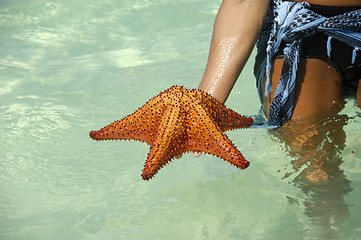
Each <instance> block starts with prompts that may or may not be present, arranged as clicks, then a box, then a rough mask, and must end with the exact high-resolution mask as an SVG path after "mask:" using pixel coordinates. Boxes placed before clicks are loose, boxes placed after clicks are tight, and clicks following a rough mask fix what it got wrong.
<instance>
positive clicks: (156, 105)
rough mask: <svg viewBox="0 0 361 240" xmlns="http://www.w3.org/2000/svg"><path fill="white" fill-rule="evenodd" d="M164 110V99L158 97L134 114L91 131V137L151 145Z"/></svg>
mask: <svg viewBox="0 0 361 240" xmlns="http://www.w3.org/2000/svg"><path fill="white" fill-rule="evenodd" d="M163 110H164V103H163V99H162V98H161V97H160V96H159V95H158V96H156V97H154V98H152V99H151V100H149V101H148V102H147V103H146V104H144V105H143V106H142V107H141V108H139V109H138V110H137V111H135V112H134V113H133V114H131V115H128V116H127V117H125V118H123V119H122V120H120V121H115V122H113V123H111V124H109V125H107V126H105V127H104V128H102V129H100V130H98V131H91V132H90V133H89V135H90V137H91V138H92V139H94V140H130V139H133V140H137V141H141V142H146V143H147V144H149V145H151V144H152V142H153V140H154V137H155V136H156V133H157V129H158V127H159V122H160V120H161V116H162V114H163V113H162V112H163Z"/></svg>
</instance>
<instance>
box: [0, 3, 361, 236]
mask: <svg viewBox="0 0 361 240" xmlns="http://www.w3.org/2000/svg"><path fill="white" fill-rule="evenodd" d="M219 4H220V1H205V0H187V1H184V0H183V1H178V0H175V1H166V0H132V1H130V0H127V1H126V0H118V1H116V0H106V1H93V2H90V1H80V0H72V1H69V0H61V1H60V0H58V1H45V0H34V1H24V0H16V1H14V0H12V1H10V0H2V1H1V2H0V29H1V30H0V42H1V45H0V72H1V74H0V127H1V138H0V239H4V240H13V239H29V240H30V239H34V240H35V239H36V240H42V239H47V240H48V239H76V240H79V239H87V240H88V239H102V240H104V239H222V240H223V239H225V240H226V239H361V237H360V236H361V225H360V220H361V217H360V216H361V203H360V198H361V166H360V165H361V147H360V146H361V140H360V137H359V136H360V134H359V133H360V130H361V127H360V122H361V119H360V117H358V116H359V115H360V114H359V109H357V108H356V107H355V106H354V100H353V99H349V100H348V101H347V103H346V105H345V108H344V109H343V110H342V111H341V113H340V114H339V116H337V117H335V118H327V117H325V118H322V119H323V120H322V123H320V122H316V123H314V120H312V119H310V120H307V121H306V123H307V124H304V123H305V121H303V123H302V122H301V123H298V122H297V121H295V124H294V125H293V126H290V127H289V129H285V130H282V131H280V132H268V131H267V130H264V129H247V130H235V131H232V132H229V133H228V136H229V137H230V138H231V139H232V141H233V142H234V143H235V144H236V145H237V146H238V148H239V149H240V150H241V152H242V153H243V154H244V156H245V157H246V158H247V159H248V160H249V161H250V162H251V166H250V168H248V169H246V170H243V171H241V170H239V169H236V168H234V167H232V166H230V165H229V164H228V163H225V162H224V161H222V160H219V159H218V158H216V157H211V156H208V155H202V156H201V157H200V158H194V157H193V156H192V155H191V154H186V155H185V156H183V158H181V159H177V160H173V161H172V163H171V164H170V165H167V166H166V167H165V168H163V169H162V170H161V171H160V172H159V173H158V174H157V175H156V176H155V177H154V178H153V179H152V180H151V181H143V180H142V179H141V177H140V174H141V171H142V168H143V164H144V162H145V159H146V156H147V153H148V151H149V147H148V146H147V145H145V144H141V143H139V142H134V141H127V142H125V141H123V142H120V141H114V142H100V143H98V142H95V141H92V140H90V139H89V136H88V133H89V131H91V130H96V129H99V128H101V127H103V126H105V125H106V124H109V123H111V122H112V121H114V120H118V119H121V118H122V117H124V116H126V115H128V114H130V113H132V112H133V111H134V110H135V109H137V108H138V107H140V106H141V105H142V104H143V103H145V101H147V100H148V99H149V98H151V97H153V96H154V95H156V94H157V93H159V92H160V91H163V90H165V89H166V88H168V87H170V86H171V85H174V84H178V85H183V86H186V87H188V88H195V87H197V85H198V83H199V80H200V78H201V76H202V73H203V70H204V67H205V63H206V59H207V54H208V48H209V42H210V37H211V31H212V25H213V21H214V17H215V14H216V12H217V9H218V6H219ZM252 64H253V58H252V59H251V61H250V62H249V64H248V65H247V66H246V69H245V71H244V72H243V73H242V75H241V79H240V81H238V83H237V84H236V86H235V88H234V90H233V92H232V94H231V96H230V97H229V99H228V101H227V106H228V107H231V108H233V109H234V110H236V111H238V112H240V113H242V114H245V115H255V114H258V110H259V103H258V96H257V93H256V89H255V84H254V81H255V80H254V78H253V75H252ZM250 103H251V104H250ZM344 114H347V115H348V116H349V117H350V118H349V119H347V118H345V115H344ZM311 123H312V124H311ZM313 123H314V124H313ZM302 124H303V125H302ZM299 129H301V131H300V130H299ZM319 159H321V160H319ZM324 159H326V160H327V164H325V166H327V169H328V172H330V177H329V180H328V181H321V182H320V181H318V182H317V181H315V179H313V180H312V178H313V176H314V175H312V174H307V173H309V172H310V171H309V170H310V169H311V170H312V169H313V170H314V169H316V170H317V166H318V165H322V164H323V160H324ZM314 165H315V166H316V167H313V166H314ZM315 173H316V175H317V176H321V177H316V180H319V179H321V180H322V179H324V178H322V176H323V175H322V174H318V173H319V172H317V171H315ZM310 179H311V180H310Z"/></svg>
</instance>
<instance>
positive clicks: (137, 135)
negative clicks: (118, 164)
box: [89, 86, 253, 180]
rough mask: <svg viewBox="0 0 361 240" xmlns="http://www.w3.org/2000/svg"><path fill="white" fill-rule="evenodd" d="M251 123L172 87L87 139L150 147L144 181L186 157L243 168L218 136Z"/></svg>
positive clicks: (201, 95) (242, 161)
mask: <svg viewBox="0 0 361 240" xmlns="http://www.w3.org/2000/svg"><path fill="white" fill-rule="evenodd" d="M252 123H253V119H252V118H247V117H244V116H242V115H240V114H238V113H237V112H235V111H233V110H232V109H230V108H227V107H226V106H225V105H224V104H222V103H221V102H220V101H218V100H217V99H215V98H214V97H212V96H211V95H209V94H208V93H205V92H203V91H201V90H196V89H193V90H188V89H186V88H184V87H182V86H172V87H170V88H169V89H167V90H165V91H164V92H161V93H160V94H158V95H157V96H155V97H153V98H152V99H150V100H149V101H148V102H147V103H146V104H144V105H143V106H142V107H141V108H139V109H138V110H137V111H135V112H134V113H133V114H131V115H128V116H126V117H125V118H123V119H122V120H120V121H115V122H113V123H111V124H109V125H107V126H105V127H104V128H102V129H100V130H98V131H91V132H90V134H89V135H90V137H91V138H92V139H94V140H130V139H133V140H137V141H141V142H145V143H147V144H148V145H150V152H149V153H148V157H147V160H146V163H145V165H144V170H143V173H142V175H141V176H142V177H143V179H144V180H149V179H151V178H152V177H153V176H154V175H155V174H156V173H157V172H158V170H159V169H161V168H162V167H163V166H165V165H166V164H167V163H168V162H170V161H171V160H172V159H173V158H175V157H177V156H181V155H182V154H184V153H187V152H204V153H208V154H211V155H215V156H218V157H220V158H222V159H224V160H225V161H228V162H229V163H231V164H232V165H234V166H236V167H238V168H240V169H245V168H247V167H248V165H249V162H248V161H247V160H246V159H245V158H244V157H243V156H242V154H241V153H240V151H239V150H238V149H237V148H236V146H235V145H234V144H233V143H232V141H231V140H230V139H229V138H228V137H227V136H226V135H225V134H224V132H225V131H228V130H233V129H236V128H247V127H250V126H251V125H252Z"/></svg>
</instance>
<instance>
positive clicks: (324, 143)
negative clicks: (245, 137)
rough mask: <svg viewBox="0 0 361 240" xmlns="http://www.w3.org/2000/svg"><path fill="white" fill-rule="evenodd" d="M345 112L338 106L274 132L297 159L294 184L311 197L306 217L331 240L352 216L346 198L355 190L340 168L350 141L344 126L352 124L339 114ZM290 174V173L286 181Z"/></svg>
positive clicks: (294, 121) (306, 208) (293, 121)
mask: <svg viewBox="0 0 361 240" xmlns="http://www.w3.org/2000/svg"><path fill="white" fill-rule="evenodd" d="M341 110H342V106H338V105H336V104H335V105H333V106H332V107H331V109H329V110H328V111H325V112H323V113H320V114H318V115H315V116H309V117H302V118H298V119H294V120H292V121H290V122H289V123H288V124H286V125H285V126H284V127H282V128H280V129H277V130H275V131H270V133H271V135H272V136H273V137H275V138H276V139H278V140H280V141H281V142H284V144H285V148H286V151H287V152H288V153H289V155H290V156H292V157H293V158H294V159H295V160H294V161H293V162H292V166H293V169H294V171H296V172H298V173H299V174H298V176H297V177H295V178H294V180H293V183H294V184H295V186H297V187H299V188H300V189H302V191H303V192H304V193H305V195H306V196H308V198H307V199H305V201H304V206H305V213H306V215H307V216H308V217H310V219H311V221H312V223H313V224H315V225H316V226H320V227H321V229H322V230H321V232H320V236H323V237H327V238H331V239H334V238H335V236H337V232H338V231H339V229H340V227H341V226H342V223H343V222H344V220H346V219H348V217H349V216H350V213H349V209H348V205H347V204H346V203H345V201H344V196H345V195H347V194H348V193H350V192H351V191H352V188H351V187H350V181H349V180H348V179H347V178H346V176H345V174H344V171H343V170H342V169H341V168H340V165H341V164H342V163H343V160H342V158H341V153H342V151H343V150H344V148H345V142H346V134H345V131H344V126H345V125H346V124H347V122H348V116H347V115H345V114H339V112H340V111H341ZM290 175H291V173H286V174H285V176H284V178H287V177H289V176H290Z"/></svg>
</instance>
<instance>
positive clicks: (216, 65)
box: [199, 0, 269, 102]
mask: <svg viewBox="0 0 361 240" xmlns="http://www.w3.org/2000/svg"><path fill="white" fill-rule="evenodd" d="M268 6H269V0H223V2H222V4H221V7H220V9H219V11H218V14H217V17H216V20H215V23H214V29H213V36H212V42H211V47H210V51H209V56H208V62H207V66H206V69H205V72H204V75H203V78H202V81H201V82H200V84H199V89H200V90H203V91H205V92H208V93H210V94H211V95H212V96H213V97H215V98H217V99H218V100H220V101H221V102H225V101H226V100H227V97H228V95H229V93H230V92H231V90H232V88H233V85H234V83H235V82H236V80H237V78H238V77H239V74H240V73H241V71H242V69H243V67H244V65H245V64H246V62H247V60H248V58H249V55H250V54H251V52H252V49H253V47H254V45H255V43H256V41H257V38H258V36H259V33H260V31H261V28H262V24H263V22H264V19H265V17H266V15H267V9H268Z"/></svg>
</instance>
